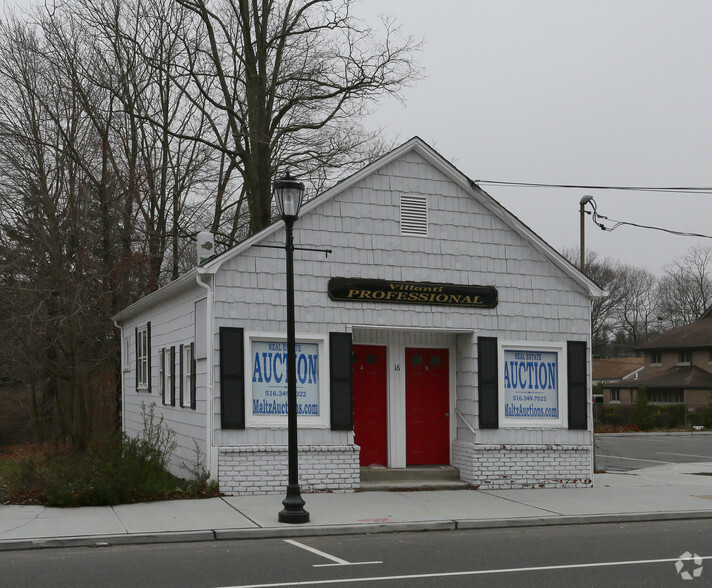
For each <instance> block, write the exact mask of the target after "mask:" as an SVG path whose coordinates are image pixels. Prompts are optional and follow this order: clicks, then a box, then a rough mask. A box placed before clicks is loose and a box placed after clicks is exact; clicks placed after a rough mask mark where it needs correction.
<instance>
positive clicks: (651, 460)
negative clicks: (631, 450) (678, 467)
mask: <svg viewBox="0 0 712 588" xmlns="http://www.w3.org/2000/svg"><path fill="white" fill-rule="evenodd" d="M596 457H598V459H625V460H627V461H649V462H650V463H675V462H674V461H659V460H657V459H637V458H635V457H618V456H617V455H598V456H596Z"/></svg>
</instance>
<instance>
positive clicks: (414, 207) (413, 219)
mask: <svg viewBox="0 0 712 588" xmlns="http://www.w3.org/2000/svg"><path fill="white" fill-rule="evenodd" d="M400 230H401V235H416V236H423V237H427V236H428V199H427V198H426V197H425V196H407V195H405V194H402V195H401V198H400Z"/></svg>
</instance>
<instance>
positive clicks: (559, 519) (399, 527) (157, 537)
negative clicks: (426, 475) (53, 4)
mask: <svg viewBox="0 0 712 588" xmlns="http://www.w3.org/2000/svg"><path fill="white" fill-rule="evenodd" d="M710 518H712V511H673V512H653V513H624V514H602V515H599V514H595V515H572V516H558V515H552V516H548V517H523V518H516V519H489V520H488V519H469V520H468V519H454V520H440V521H410V522H401V523H377V524H362V525H323V526H309V527H267V528H251V529H222V530H202V531H172V532H165V533H132V534H126V535H88V536H78V537H47V538H38V539H12V540H5V541H0V552H3V551H19V550H28V549H49V548H56V547H111V546H114V545H141V544H160V543H184V542H191V541H226V540H244V539H283V538H287V537H310V536H311V537H313V536H324V535H367V534H374V533H407V532H411V533H414V532H425V531H458V530H470V529H505V528H519V527H544V526H557V525H593V524H606V523H634V522H648V521H671V520H694V519H710Z"/></svg>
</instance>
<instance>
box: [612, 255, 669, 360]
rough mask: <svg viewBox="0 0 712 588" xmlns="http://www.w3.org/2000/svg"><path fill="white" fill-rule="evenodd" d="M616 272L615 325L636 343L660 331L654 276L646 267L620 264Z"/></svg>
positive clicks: (655, 279) (633, 343) (642, 341)
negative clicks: (616, 304)
mask: <svg viewBox="0 0 712 588" xmlns="http://www.w3.org/2000/svg"><path fill="white" fill-rule="evenodd" d="M618 271H619V272H620V279H621V284H620V302H619V304H618V306H617V309H616V322H617V328H618V329H619V330H620V331H622V332H624V333H626V334H627V335H628V338H629V340H630V342H631V343H632V345H633V346H636V345H639V344H640V343H644V342H645V341H647V340H648V339H650V338H651V337H654V336H656V335H658V334H660V328H661V325H660V321H659V320H658V316H659V314H660V313H659V308H658V297H657V293H656V286H657V278H656V276H655V275H654V274H653V273H651V272H649V271H648V270H645V269H642V268H636V267H633V266H626V265H619V267H618Z"/></svg>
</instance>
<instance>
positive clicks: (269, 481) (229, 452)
mask: <svg viewBox="0 0 712 588" xmlns="http://www.w3.org/2000/svg"><path fill="white" fill-rule="evenodd" d="M287 467H288V454H287V446H286V445H244V446H236V447H220V448H219V450H218V479H219V480H220V491H221V492H223V493H225V494H227V495H229V496H241V495H242V496H244V495H250V494H281V493H284V492H285V491H286V488H287V477H288V476H287ZM359 484H360V470H359V448H358V446H354V445H300V446H299V485H300V487H301V490H302V492H320V491H321V492H353V491H354V490H355V489H356V488H358V486H359Z"/></svg>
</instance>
